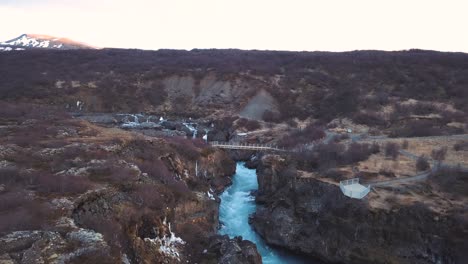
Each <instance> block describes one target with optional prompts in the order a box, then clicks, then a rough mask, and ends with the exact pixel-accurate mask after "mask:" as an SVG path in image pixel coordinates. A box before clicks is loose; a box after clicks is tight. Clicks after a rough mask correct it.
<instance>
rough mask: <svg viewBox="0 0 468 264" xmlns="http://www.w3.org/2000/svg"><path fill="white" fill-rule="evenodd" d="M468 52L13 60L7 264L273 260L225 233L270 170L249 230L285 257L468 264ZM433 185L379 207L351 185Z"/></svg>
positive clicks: (0, 80)
mask: <svg viewBox="0 0 468 264" xmlns="http://www.w3.org/2000/svg"><path fill="white" fill-rule="evenodd" d="M467 56H468V55H467V54H462V53H441V52H433V51H421V50H410V51H400V52H379V51H356V52H345V53H327V52H270V51H240V50H192V51H177V50H160V51H141V50H118V49H103V50H91V49H90V50H65V51H64V50H40V49H31V50H24V51H21V52H16V51H11V52H3V53H0V72H2V74H0V199H1V201H2V204H1V205H0V263H94V262H96V260H99V262H100V263H119V262H123V263H181V262H183V263H187V262H188V263H261V258H260V255H259V254H258V253H257V251H256V247H255V245H254V244H252V243H251V242H249V241H245V240H242V238H240V237H237V238H233V239H230V238H228V237H225V236H224V237H223V236H219V235H216V233H217V230H218V226H219V223H218V206H219V198H218V194H220V193H221V192H222V191H223V190H224V189H225V187H226V186H228V185H229V184H230V183H231V179H230V177H231V176H232V175H233V174H234V170H235V162H234V161H239V160H242V161H246V165H247V166H248V167H250V168H257V172H258V182H259V190H258V194H257V197H256V201H257V202H258V204H259V205H261V206H260V208H259V209H258V211H257V212H256V213H255V215H253V216H252V218H251V223H252V225H253V226H254V228H255V229H256V230H257V231H258V233H259V234H260V235H261V236H262V237H263V238H264V239H265V241H266V242H267V243H268V244H270V245H275V246H279V247H282V248H285V249H288V250H290V251H293V252H297V253H300V254H304V255H306V256H309V257H311V259H320V260H321V261H325V262H331V263H335V262H336V263H465V262H466V259H468V256H467V255H466V252H464V250H463V249H465V248H467V246H468V245H467V241H468V239H467V238H468V235H467V234H468V233H467V232H468V231H467V230H468V227H467V219H468V215H467V208H466V204H467V203H468V195H467V193H468V191H467V190H468V189H467V186H468V184H467V174H466V171H464V170H463V169H462V168H464V166H465V167H466V166H467V165H468V164H467V163H466V162H467V157H468V148H467V141H468V140H467V137H466V134H467V133H468V126H467V124H468V115H467V113H468V108H467V106H468V104H467V103H466V98H468V89H467V86H468V79H467V76H468V64H467V62H468V60H467V58H468V57H467ZM207 141H220V142H223V141H229V142H235V143H249V144H272V145H274V146H278V147H279V148H281V149H282V150H283V151H282V152H278V153H276V154H277V155H276V154H275V155H271V154H272V153H256V152H254V151H225V150H220V149H214V148H212V147H210V146H209V145H208V144H207ZM419 174H422V176H424V177H420V178H419V179H420V181H417V182H402V183H398V184H391V185H386V186H384V185H382V186H373V187H372V191H371V192H370V193H369V194H368V195H367V196H366V197H365V199H363V200H357V199H351V198H349V197H346V196H344V195H343V193H342V192H341V191H340V188H339V183H340V181H342V180H346V179H351V178H360V179H361V180H362V181H363V182H364V183H369V184H374V183H375V182H377V181H394V180H395V181H398V180H402V179H404V178H407V177H413V176H418V175H419ZM419 176H421V175H419ZM419 176H418V177H419Z"/></svg>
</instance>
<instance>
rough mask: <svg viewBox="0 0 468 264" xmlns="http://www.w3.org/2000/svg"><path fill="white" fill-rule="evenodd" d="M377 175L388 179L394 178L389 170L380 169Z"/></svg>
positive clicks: (393, 174)
mask: <svg viewBox="0 0 468 264" xmlns="http://www.w3.org/2000/svg"><path fill="white" fill-rule="evenodd" d="M379 174H380V175H383V176H385V177H389V178H395V173H394V172H393V171H392V170H391V169H389V168H382V169H380V170H379Z"/></svg>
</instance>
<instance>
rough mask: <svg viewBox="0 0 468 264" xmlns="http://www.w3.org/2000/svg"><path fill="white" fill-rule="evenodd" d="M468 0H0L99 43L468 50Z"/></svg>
mask: <svg viewBox="0 0 468 264" xmlns="http://www.w3.org/2000/svg"><path fill="white" fill-rule="evenodd" d="M467 12H468V0H440V1H436V0H304V1H301V0H284V1H276V0H231V1H227V0H167V1H160V0H128V1H127V0H83V1H79V0H0V28H1V30H0V41H4V40H9V39H12V38H14V37H17V36H19V35H20V34H22V33H35V34H45V35H52V36H59V37H68V38H71V39H74V40H77V41H82V42H86V43H88V44H91V45H94V46H98V47H118V48H141V49H160V48H172V49H192V48H239V49H262V50H265V49H268V50H308V51H314V50H328V51H348V50H362V49H378V50H402V49H411V48H419V49H431V50H442V51H464V52H468V32H467V29H468V13H467Z"/></svg>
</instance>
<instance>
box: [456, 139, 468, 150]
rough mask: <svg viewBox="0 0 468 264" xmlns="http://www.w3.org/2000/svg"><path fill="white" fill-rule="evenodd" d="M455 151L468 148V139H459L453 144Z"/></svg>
mask: <svg viewBox="0 0 468 264" xmlns="http://www.w3.org/2000/svg"><path fill="white" fill-rule="evenodd" d="M453 149H454V150H455V151H461V150H468V141H459V142H457V143H456V144H455V145H453Z"/></svg>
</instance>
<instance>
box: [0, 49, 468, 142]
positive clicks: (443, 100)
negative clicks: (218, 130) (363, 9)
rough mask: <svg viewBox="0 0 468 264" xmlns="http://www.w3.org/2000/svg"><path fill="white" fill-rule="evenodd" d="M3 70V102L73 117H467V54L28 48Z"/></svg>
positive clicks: (7, 56)
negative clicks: (84, 114) (63, 111)
mask: <svg viewBox="0 0 468 264" xmlns="http://www.w3.org/2000/svg"><path fill="white" fill-rule="evenodd" d="M0 71H1V72H2V73H3V74H2V75H1V76H0V82H1V83H2V86H1V87H0V89H1V93H0V99H1V100H7V101H23V102H31V101H33V102H36V103H46V104H53V105H57V106H60V107H63V108H67V109H68V110H71V111H76V110H78V109H77V106H76V105H77V104H76V103H77V101H80V102H82V103H83V104H81V105H80V107H79V108H80V109H81V111H84V112H132V113H137V112H146V113H163V114H166V115H177V116H186V117H188V116H190V117H219V116H230V115H238V114H240V115H243V116H246V117H250V118H254V119H262V118H263V119H265V120H267V121H274V122H280V121H285V120H291V119H296V120H305V119H317V120H320V121H321V122H325V123H328V122H329V121H331V120H332V119H335V118H344V117H347V118H350V119H352V120H353V121H354V122H355V123H359V124H362V125H367V126H370V127H378V128H379V130H385V131H386V133H388V134H391V133H400V132H398V131H403V132H401V133H404V134H405V136H411V135H412V134H417V135H420V134H421V133H422V134H425V133H426V134H427V133H429V134H434V135H440V134H446V133H461V132H463V129H464V124H466V116H467V115H466V113H467V112H468V104H467V103H466V98H468V88H467V87H468V54H464V53H441V52H435V51H422V50H411V51H399V52H382V51H355V52H345V53H330V52H273V51H240V50H192V51H180V50H160V51H141V50H117V49H104V50H70V51H62V52H57V51H52V50H28V51H25V52H20V53H17V52H16V53H2V54H0ZM428 116H429V117H428ZM408 121H415V122H408ZM409 123H411V124H409ZM415 123H416V125H414V124H415ZM415 127H422V128H429V129H423V130H424V131H430V132H424V131H422V132H417V131H416V132H414V131H412V130H414V129H415ZM395 131H397V132H395Z"/></svg>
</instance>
